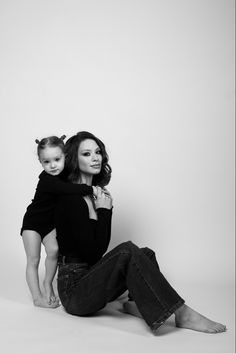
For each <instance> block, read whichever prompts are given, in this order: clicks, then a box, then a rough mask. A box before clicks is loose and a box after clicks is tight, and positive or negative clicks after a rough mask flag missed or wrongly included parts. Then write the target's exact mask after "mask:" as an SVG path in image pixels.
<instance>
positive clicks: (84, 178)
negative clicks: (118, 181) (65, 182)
mask: <svg viewBox="0 0 236 353" xmlns="http://www.w3.org/2000/svg"><path fill="white" fill-rule="evenodd" d="M92 181H93V176H92V175H85V174H82V175H80V177H79V179H78V181H77V183H78V184H87V185H89V186H91V185H92Z"/></svg>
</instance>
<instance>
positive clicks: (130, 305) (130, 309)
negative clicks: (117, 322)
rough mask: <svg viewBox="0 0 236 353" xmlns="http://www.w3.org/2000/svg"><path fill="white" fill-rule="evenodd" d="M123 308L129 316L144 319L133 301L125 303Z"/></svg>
mask: <svg viewBox="0 0 236 353" xmlns="http://www.w3.org/2000/svg"><path fill="white" fill-rule="evenodd" d="M123 308H124V311H125V312H126V313H127V314H130V315H134V316H137V317H141V318H142V319H143V317H142V315H141V313H140V311H139V310H138V308H137V305H136V303H135V302H134V301H133V300H129V301H128V302H125V303H124V304H123Z"/></svg>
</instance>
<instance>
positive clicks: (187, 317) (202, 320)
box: [175, 304, 226, 333]
mask: <svg viewBox="0 0 236 353" xmlns="http://www.w3.org/2000/svg"><path fill="white" fill-rule="evenodd" d="M175 324H176V326H177V327H180V328H188V329H190V330H195V331H200V332H206V333H220V332H224V331H226V326H225V325H222V324H220V323H218V322H215V321H211V320H210V319H208V318H206V317H205V316H203V315H201V314H199V313H198V312H196V311H194V310H193V309H191V308H190V307H188V306H187V305H185V304H184V305H182V306H181V307H180V308H179V309H177V310H176V312H175Z"/></svg>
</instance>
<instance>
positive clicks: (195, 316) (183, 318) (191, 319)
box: [123, 301, 226, 333]
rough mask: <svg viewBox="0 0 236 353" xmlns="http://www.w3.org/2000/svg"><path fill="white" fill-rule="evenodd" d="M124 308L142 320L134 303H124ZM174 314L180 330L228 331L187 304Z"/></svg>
mask: <svg viewBox="0 0 236 353" xmlns="http://www.w3.org/2000/svg"><path fill="white" fill-rule="evenodd" d="M123 306H124V310H125V311H126V312H127V313H128V314H131V315H134V316H137V317H141V318H142V315H141V314H140V312H139V310H138V308H137V305H136V304H135V302H134V301H128V302H126V303H124V304H123ZM174 314H175V324H176V326H177V327H180V328H188V329H191V330H194V331H200V332H206V333H220V332H224V331H226V326H225V325H222V324H220V323H218V322H215V321H212V320H210V319H208V318H206V317H205V316H203V315H201V314H199V313H198V312H196V311H194V310H193V309H191V308H190V307H188V306H187V305H185V304H184V305H182V306H181V307H180V308H179V309H177V310H176V311H175V313H174Z"/></svg>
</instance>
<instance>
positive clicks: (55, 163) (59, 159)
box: [21, 135, 97, 308]
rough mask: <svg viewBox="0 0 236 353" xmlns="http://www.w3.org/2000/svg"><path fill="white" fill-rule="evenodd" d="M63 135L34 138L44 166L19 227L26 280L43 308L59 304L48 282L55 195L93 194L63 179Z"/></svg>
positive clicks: (53, 261) (52, 269) (52, 266)
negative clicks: (42, 267)
mask: <svg viewBox="0 0 236 353" xmlns="http://www.w3.org/2000/svg"><path fill="white" fill-rule="evenodd" d="M65 137H66V136H65V135H63V136H62V137H61V138H59V137H57V136H50V137H46V138H43V139H42V140H41V141H39V140H35V142H36V143H37V144H38V146H37V154H38V159H39V162H40V163H41V165H42V167H43V169H44V170H43V172H42V173H41V174H40V175H39V182H38V185H37V188H36V192H35V195H34V198H33V200H32V202H31V204H30V205H29V206H28V207H27V210H26V213H25V215H24V218H23V224H22V228H21V235H22V238H23V243H24V248H25V253H26V258H27V266H26V281H27V284H28V286H29V289H30V292H31V295H32V299H33V303H34V305H36V306H39V307H45V308H57V307H58V306H59V300H58V298H57V297H56V296H55V293H54V290H53V285H52V282H53V278H54V276H55V273H56V269H57V255H58V245H57V240H56V231H55V225H54V209H55V205H56V199H57V197H58V196H59V195H61V194H64V195H66V194H78V195H80V196H86V195H94V196H96V195H97V188H96V187H95V186H88V185H86V184H72V183H67V182H66V181H64V180H63V174H64V173H62V171H63V169H64V164H65V153H64V148H65V145H64V142H63V140H64V139H65ZM41 243H42V244H43V245H44V247H45V251H46V260H45V278H44V281H43V287H44V291H43V292H42V291H41V289H40V283H39V274H38V268H39V262H40V253H41Z"/></svg>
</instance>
